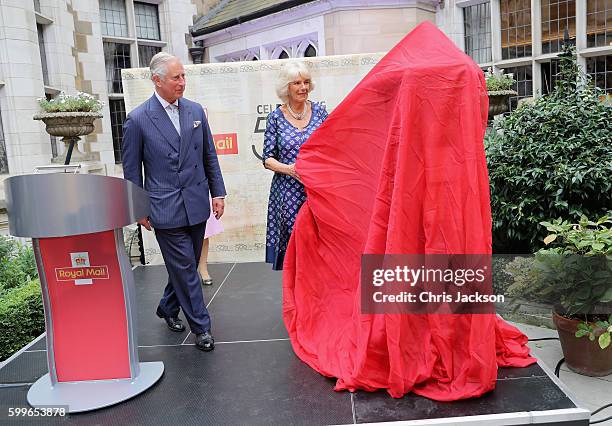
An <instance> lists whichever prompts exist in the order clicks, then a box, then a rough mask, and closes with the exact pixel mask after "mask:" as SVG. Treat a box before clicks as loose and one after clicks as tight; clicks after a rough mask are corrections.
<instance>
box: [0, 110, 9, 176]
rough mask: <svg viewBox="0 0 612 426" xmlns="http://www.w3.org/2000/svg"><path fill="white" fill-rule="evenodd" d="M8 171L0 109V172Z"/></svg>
mask: <svg viewBox="0 0 612 426" xmlns="http://www.w3.org/2000/svg"><path fill="white" fill-rule="evenodd" d="M8 172H9V168H8V158H7V156H6V142H5V140H4V130H3V128H2V111H0V173H2V174H6V173H8Z"/></svg>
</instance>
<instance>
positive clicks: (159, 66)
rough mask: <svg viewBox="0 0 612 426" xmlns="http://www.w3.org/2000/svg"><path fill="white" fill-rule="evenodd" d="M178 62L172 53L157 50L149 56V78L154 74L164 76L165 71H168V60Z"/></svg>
mask: <svg viewBox="0 0 612 426" xmlns="http://www.w3.org/2000/svg"><path fill="white" fill-rule="evenodd" d="M175 61H178V62H180V61H181V60H180V59H179V58H177V57H176V56H174V55H171V54H169V53H168V52H159V53H156V54H155V55H154V56H153V57H152V58H151V63H150V64H149V70H151V78H153V76H154V75H157V76H159V78H164V77H165V76H166V73H167V72H168V64H169V63H170V62H175Z"/></svg>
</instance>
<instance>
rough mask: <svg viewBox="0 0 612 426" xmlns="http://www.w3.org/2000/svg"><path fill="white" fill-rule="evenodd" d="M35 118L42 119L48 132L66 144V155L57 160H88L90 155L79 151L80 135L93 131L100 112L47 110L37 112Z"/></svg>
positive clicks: (65, 161)
mask: <svg viewBox="0 0 612 426" xmlns="http://www.w3.org/2000/svg"><path fill="white" fill-rule="evenodd" d="M33 118H34V120H41V121H43V122H44V123H45V125H46V130H47V133H49V134H50V135H51V136H56V137H61V138H62V140H63V141H64V144H65V155H64V156H62V157H61V158H59V159H58V160H55V161H57V162H60V161H61V162H63V163H64V164H70V160H76V161H88V160H90V159H91V158H90V155H88V154H84V153H82V152H80V151H79V148H78V145H77V142H78V141H79V136H85V135H88V134H90V133H91V132H93V130H94V120H95V119H96V118H102V114H101V113H99V112H45V113H41V114H36V115H35V116H34V117H33Z"/></svg>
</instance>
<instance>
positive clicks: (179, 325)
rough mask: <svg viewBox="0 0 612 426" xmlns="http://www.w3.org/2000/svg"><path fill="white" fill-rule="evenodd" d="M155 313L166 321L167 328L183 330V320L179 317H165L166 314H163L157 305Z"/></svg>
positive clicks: (177, 330)
mask: <svg viewBox="0 0 612 426" xmlns="http://www.w3.org/2000/svg"><path fill="white" fill-rule="evenodd" d="M155 314H156V315H157V316H158V317H160V318H163V319H164V320H165V321H166V324H168V328H169V329H170V330H172V331H176V332H177V333H180V332H182V331H185V326H184V325H183V322H182V321H181V320H180V319H178V318H172V317H167V316H166V315H164V313H163V312H162V311H161V309H159V307H157V311H156V312H155Z"/></svg>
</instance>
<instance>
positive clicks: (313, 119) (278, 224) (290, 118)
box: [263, 61, 327, 270]
mask: <svg viewBox="0 0 612 426" xmlns="http://www.w3.org/2000/svg"><path fill="white" fill-rule="evenodd" d="M313 89H314V83H313V81H312V79H311V78H310V72H309V71H308V68H306V66H305V65H304V64H303V63H302V62H296V61H291V62H287V63H285V64H284V65H283V66H282V67H281V71H280V75H279V78H278V82H277V86H276V94H277V95H278V97H279V98H280V99H281V100H282V101H283V102H284V104H283V105H281V106H280V107H278V108H276V109H275V110H274V111H273V112H271V113H270V114H269V115H268V119H267V124H266V133H265V136H264V152H263V161H264V167H265V168H266V169H269V170H272V171H273V172H274V177H273V178H272V185H271V187H270V199H269V202H268V228H267V232H266V262H267V263H271V264H272V268H273V269H275V270H280V269H283V260H284V259H285V250H286V249H287V243H288V242H289V237H290V236H291V231H293V224H294V223H295V218H296V216H297V213H298V211H299V210H300V207H301V206H302V204H303V203H304V200H306V193H305V191H304V186H303V185H302V183H301V182H300V177H299V175H298V174H297V173H296V171H295V160H296V159H297V155H298V152H299V151H300V147H301V146H302V145H303V144H304V142H306V140H307V139H308V138H309V137H310V135H311V134H312V132H314V131H315V130H316V129H317V128H318V127H319V126H320V125H321V123H323V121H324V120H325V118H327V111H325V107H324V106H322V105H321V104H318V103H315V102H310V101H309V100H308V94H309V93H310V92H311V91H312V90H313Z"/></svg>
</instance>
